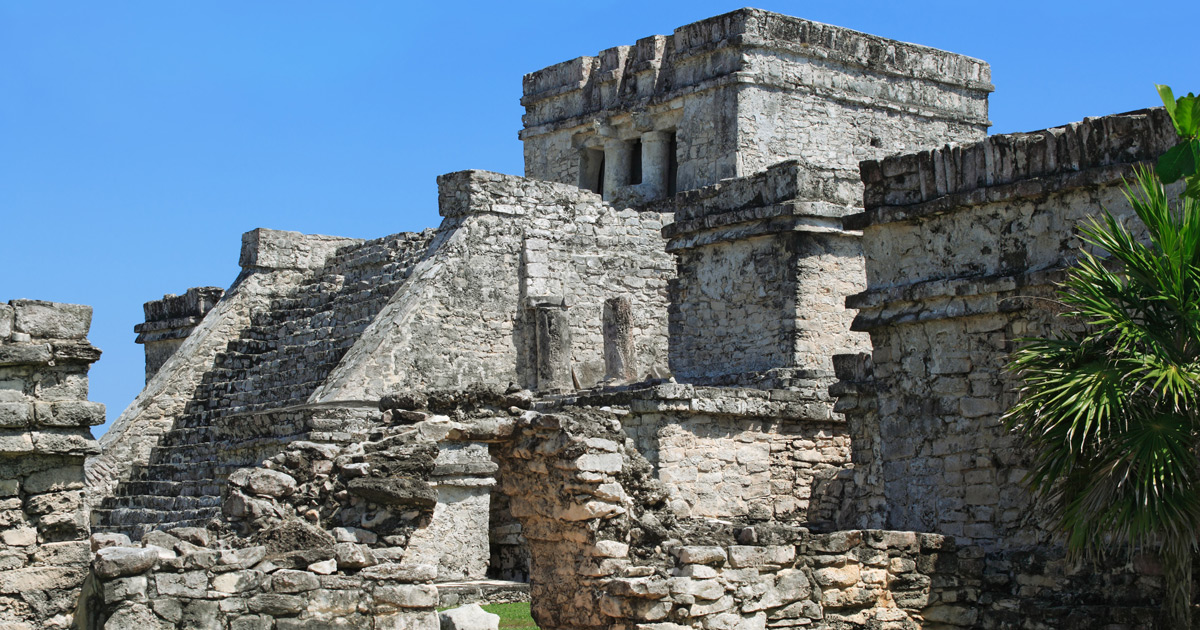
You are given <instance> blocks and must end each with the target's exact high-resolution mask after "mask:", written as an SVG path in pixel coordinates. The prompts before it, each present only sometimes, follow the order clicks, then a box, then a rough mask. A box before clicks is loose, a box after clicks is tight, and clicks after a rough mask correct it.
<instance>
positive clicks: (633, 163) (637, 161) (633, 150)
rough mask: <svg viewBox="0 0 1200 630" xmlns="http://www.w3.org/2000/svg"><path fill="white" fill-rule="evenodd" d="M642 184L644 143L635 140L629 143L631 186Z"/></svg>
mask: <svg viewBox="0 0 1200 630" xmlns="http://www.w3.org/2000/svg"><path fill="white" fill-rule="evenodd" d="M640 183H642V141H641V139H640V138H639V139H637V140H634V141H632V142H630V143H629V185H630V186H635V185H637V184H640Z"/></svg>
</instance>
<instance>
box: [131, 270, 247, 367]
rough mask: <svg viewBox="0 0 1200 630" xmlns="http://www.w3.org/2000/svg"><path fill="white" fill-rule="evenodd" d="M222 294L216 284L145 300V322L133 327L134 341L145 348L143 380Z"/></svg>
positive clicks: (173, 350) (167, 356)
mask: <svg viewBox="0 0 1200 630" xmlns="http://www.w3.org/2000/svg"><path fill="white" fill-rule="evenodd" d="M224 294H225V291H224V290H223V289H220V288H218V287H193V288H191V289H188V290H187V292H186V293H184V294H183V295H169V294H168V295H164V296H163V298H162V299H161V300H154V301H152V302H146V303H145V304H144V305H143V307H142V308H143V310H144V311H145V313H146V321H145V322H143V323H141V324H138V325H137V326H134V327H133V332H136V333H137V334H138V336H137V340H136V341H137V343H140V344H143V345H144V346H145V347H146V382H147V383H148V382H150V378H151V377H153V376H154V375H155V373H157V372H158V369H159V368H161V367H162V365H163V363H166V362H167V359H169V358H171V355H172V354H175V351H176V350H178V349H179V346H181V345H183V340H184V339H185V338H186V337H187V336H188V335H189V334H191V332H192V330H194V329H195V328H196V326H197V325H198V324H199V323H200V320H202V319H204V316H205V315H206V314H207V313H208V312H209V311H211V310H212V308H213V307H214V306H216V305H217V301H219V300H220V299H221V296H222V295H224Z"/></svg>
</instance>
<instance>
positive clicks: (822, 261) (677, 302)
mask: <svg viewBox="0 0 1200 630" xmlns="http://www.w3.org/2000/svg"><path fill="white" fill-rule="evenodd" d="M836 182H837V180H836V178H835V177H834V176H833V174H832V173H830V172H828V171H817V170H814V169H810V168H806V167H804V166H802V165H801V164H800V163H798V162H783V163H780V164H778V165H776V166H774V167H772V168H770V169H768V170H767V171H765V172H763V173H761V174H759V175H756V176H754V177H749V178H742V179H735V180H727V181H725V182H722V183H720V184H716V185H713V186H709V187H707V188H702V189H700V190H696V191H692V192H689V193H685V194H681V195H678V196H676V197H675V198H674V199H673V200H671V202H670V203H671V205H672V206H673V207H674V208H675V212H674V215H675V219H676V221H675V223H672V224H670V225H668V226H666V227H665V228H663V235H664V236H666V237H667V238H668V241H667V251H670V252H673V253H674V254H675V255H676V260H677V265H678V278H677V279H676V280H675V281H674V282H673V283H672V286H671V295H672V300H671V314H670V330H671V346H670V347H671V350H670V352H671V355H670V356H671V359H670V360H671V371H672V372H673V373H674V374H675V375H676V376H677V377H679V378H681V379H686V380H692V381H711V380H712V379H714V378H717V379H721V378H724V377H728V376H730V375H735V374H739V373H755V372H766V371H770V370H776V369H802V370H808V371H812V372H815V373H830V372H831V370H832V364H831V362H830V357H831V356H832V355H833V354H834V353H836V352H839V351H845V350H847V349H857V350H866V349H867V348H868V347H869V345H868V343H867V337H866V335H863V334H861V333H854V332H851V331H850V321H851V319H852V317H853V314H852V312H850V311H847V310H846V308H845V305H844V300H845V296H847V295H850V294H852V293H854V292H856V291H858V290H860V289H861V288H862V287H863V286H864V284H865V283H864V279H863V271H862V250H861V246H860V245H859V242H858V240H859V239H858V237H859V235H858V233H856V232H848V231H845V230H843V229H842V227H841V220H840V217H841V216H843V215H845V214H846V213H847V212H850V211H852V210H853V208H854V206H853V204H852V203H851V202H850V201H849V199H848V193H847V191H845V190H844V189H842V188H841V187H840V186H838V185H836Z"/></svg>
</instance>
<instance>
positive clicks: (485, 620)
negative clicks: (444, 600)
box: [438, 604, 500, 630]
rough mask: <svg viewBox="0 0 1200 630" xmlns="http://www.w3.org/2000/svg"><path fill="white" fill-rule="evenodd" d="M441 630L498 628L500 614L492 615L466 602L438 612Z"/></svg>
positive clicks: (485, 629)
mask: <svg viewBox="0 0 1200 630" xmlns="http://www.w3.org/2000/svg"><path fill="white" fill-rule="evenodd" d="M438 617H439V618H440V619H441V628H442V630H499V628H500V615H494V614H492V613H490V612H487V611H486V610H484V609H482V608H480V607H479V604H467V605H466V606H460V607H458V608H451V609H450V610H444V611H442V612H440V613H438Z"/></svg>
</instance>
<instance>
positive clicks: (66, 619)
mask: <svg viewBox="0 0 1200 630" xmlns="http://www.w3.org/2000/svg"><path fill="white" fill-rule="evenodd" d="M91 319H92V309H91V308H90V307H87V306H81V305H78V304H59V303H56V302H44V301H40V300H13V301H11V302H8V303H7V304H3V305H0V627H3V628H6V629H7V628H11V629H13V630H33V629H39V630H40V629H42V628H67V627H69V626H70V625H71V623H72V619H73V616H74V612H75V599H76V597H77V595H78V593H79V588H80V585H81V584H82V583H83V581H84V579H85V578H86V577H87V567H88V563H89V562H90V560H91V547H90V545H89V543H88V534H89V529H88V528H89V522H88V512H87V509H86V505H85V503H84V497H83V494H84V474H83V465H84V458H85V457H87V456H88V455H91V454H94V453H96V452H98V448H97V446H96V442H95V440H94V439H93V438H92V433H91V427H92V426H95V425H99V424H103V423H104V405H102V404H100V403H92V402H88V401H87V392H88V381H87V374H88V368H89V366H90V365H91V364H92V363H93V362H95V361H96V360H97V359H99V358H100V351H99V350H97V349H96V348H94V347H92V345H91V344H89V343H88V341H87V331H88V328H89V326H90V325H91Z"/></svg>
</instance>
